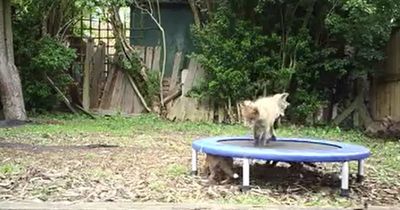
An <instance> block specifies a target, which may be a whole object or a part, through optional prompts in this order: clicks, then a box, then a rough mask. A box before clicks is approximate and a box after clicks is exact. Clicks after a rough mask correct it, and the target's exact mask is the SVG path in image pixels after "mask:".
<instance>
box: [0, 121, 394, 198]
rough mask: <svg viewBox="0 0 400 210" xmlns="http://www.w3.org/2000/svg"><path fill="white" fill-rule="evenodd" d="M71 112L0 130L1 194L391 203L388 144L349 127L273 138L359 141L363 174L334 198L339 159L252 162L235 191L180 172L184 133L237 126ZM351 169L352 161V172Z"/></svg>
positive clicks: (283, 132)
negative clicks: (294, 165)
mask: <svg viewBox="0 0 400 210" xmlns="http://www.w3.org/2000/svg"><path fill="white" fill-rule="evenodd" d="M71 118H72V117H71ZM71 118H67V119H65V120H64V122H65V123H64V124H63V125H29V126H24V127H19V128H12V129H2V130H0V200H45V201H65V200H67V201H77V200H79V201H135V202H144V201H146V202H150V201H151V202H154V201H157V202H222V203H244V204H246V203H247V204H271V205H274V204H275V205H282V204H283V205H285V204H286V205H299V206H300V205H322V206H354V205H361V204H363V203H364V202H368V203H369V204H371V205H399V204H400V184H399V181H398V180H399V178H400V175H399V172H398V169H399V168H400V166H399V165H398V161H399V160H400V156H399V155H398V151H399V149H400V147H399V145H398V143H397V142H386V143H385V142H378V140H372V139H367V138H365V137H363V136H361V135H359V134H357V133H344V132H340V131H327V130H318V129H305V128H303V129H294V128H290V129H287V128H281V129H280V130H279V133H278V134H279V135H280V136H291V135H292V136H293V135H294V136H316V137H321V138H327V137H329V138H331V139H335V138H343V139H345V140H348V139H350V140H351V141H355V142H356V143H361V144H364V145H367V146H368V147H370V148H371V150H372V151H373V156H372V157H371V158H369V159H368V161H367V162H366V175H367V177H366V180H365V182H364V183H363V184H358V183H356V182H355V177H352V178H351V182H350V187H351V198H350V199H346V198H341V197H339V196H338V192H339V185H340V184H339V180H338V178H337V173H336V172H338V171H339V167H338V165H335V164H328V165H324V164H319V165H318V166H319V167H320V168H310V167H307V168H304V169H302V170H292V169H289V168H287V167H286V166H285V165H282V166H280V167H276V168H268V167H252V168H251V174H252V176H251V181H252V183H251V184H252V185H255V186H257V187H256V188H255V189H252V190H251V191H250V192H248V193H245V194H243V193H240V192H239V191H238V187H239V185H240V181H237V182H236V183H233V184H232V185H216V186H208V185H207V183H206V182H205V181H204V179H203V178H202V177H201V176H197V177H192V176H189V175H188V172H189V171H190V169H189V167H190V157H191V156H190V152H191V147H190V144H191V140H192V139H195V138H198V137H201V136H210V135H226V134H230V135H239V134H246V132H248V131H247V130H246V129H245V128H243V127H240V126H221V125H212V124H193V123H170V122H165V121H161V120H158V119H156V118H154V117H152V116H145V117H138V118H135V119H124V118H118V119H106V118H105V119H99V120H98V121H93V120H89V119H84V118H83V119H80V118H79V119H71ZM3 131H4V132H3ZM107 145H108V146H110V145H111V146H112V145H116V146H118V147H104V146H107ZM396 151H397V153H396ZM200 158H201V160H200V161H201V163H202V160H203V156H201V157H200ZM355 167H356V164H351V168H352V172H354V173H355V172H356V170H355ZM237 170H238V172H239V174H240V168H238V169H237Z"/></svg>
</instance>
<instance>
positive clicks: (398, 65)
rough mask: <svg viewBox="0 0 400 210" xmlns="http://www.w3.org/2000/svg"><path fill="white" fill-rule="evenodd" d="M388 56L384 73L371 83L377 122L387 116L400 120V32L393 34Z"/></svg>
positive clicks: (371, 100) (373, 107)
mask: <svg viewBox="0 0 400 210" xmlns="http://www.w3.org/2000/svg"><path fill="white" fill-rule="evenodd" d="M386 56H387V57H386V59H385V62H384V63H383V66H382V68H381V69H382V72H378V74H377V76H376V77H375V78H373V79H372V81H371V88H370V107H371V115H372V117H373V118H374V119H375V120H380V119H382V118H383V117H385V116H391V117H392V118H393V119H394V120H400V30H398V31H396V32H394V33H393V34H392V36H391V38H390V40H389V43H388V44H387V47H386Z"/></svg>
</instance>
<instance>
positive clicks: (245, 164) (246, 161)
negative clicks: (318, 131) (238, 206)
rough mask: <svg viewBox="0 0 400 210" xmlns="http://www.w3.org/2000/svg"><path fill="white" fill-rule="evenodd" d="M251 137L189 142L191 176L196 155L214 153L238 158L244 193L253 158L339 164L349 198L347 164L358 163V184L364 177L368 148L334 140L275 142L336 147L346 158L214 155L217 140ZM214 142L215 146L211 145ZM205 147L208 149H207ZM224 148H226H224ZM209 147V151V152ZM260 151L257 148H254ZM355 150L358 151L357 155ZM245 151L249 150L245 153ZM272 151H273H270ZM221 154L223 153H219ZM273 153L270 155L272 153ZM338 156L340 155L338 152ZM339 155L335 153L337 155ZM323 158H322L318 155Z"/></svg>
mask: <svg viewBox="0 0 400 210" xmlns="http://www.w3.org/2000/svg"><path fill="white" fill-rule="evenodd" d="M252 139H253V137H252V136H239V137H237V136H235V137H226V136H218V137H209V138H202V139H197V140H195V141H194V142H193V143H192V162H191V165H192V172H191V173H192V174H193V175H197V171H198V170H197V169H198V168H197V162H198V153H206V154H214V155H221V156H227V157H232V158H237V159H241V160H242V161H241V163H242V172H243V175H242V176H243V177H242V179H243V180H242V187H241V189H242V191H247V190H249V189H250V162H251V161H252V160H253V159H254V160H256V159H259V160H275V161H293V162H340V163H342V166H341V175H340V179H341V190H340V195H341V196H348V195H349V162H350V161H357V162H358V167H357V168H358V170H357V182H362V180H363V178H364V164H365V159H366V158H368V157H369V156H370V152H369V150H368V149H367V148H365V147H362V146H359V145H353V144H346V143H342V142H335V141H327V140H317V139H307V138H277V141H291V142H293V141H295V142H310V143H317V144H318V143H320V144H323V145H330V146H337V147H339V148H342V149H343V148H344V149H346V151H347V152H349V153H348V155H342V156H341V158H330V159H327V158H319V159H318V160H316V159H311V158H307V157H303V158H301V157H300V156H298V157H300V158H299V159H295V158H296V157H297V156H295V155H294V156H293V157H291V158H292V159H290V158H289V159H288V158H279V156H278V155H277V154H273V155H271V154H266V155H265V157H261V156H257V155H255V156H254V155H251V154H249V153H247V154H246V152H244V153H243V154H233V153H229V152H228V153H226V150H221V151H218V152H216V151H215V150H213V149H215V148H214V147H220V148H221V146H220V145H218V146H217V145H215V143H218V141H229V140H232V141H234V140H252ZM213 143H214V144H213ZM207 146H208V147H207ZM224 147H226V146H224ZM232 147H240V146H232ZM210 148H211V149H210ZM257 149H259V148H257ZM357 150H361V151H359V152H358V153H357ZM244 151H248V150H244ZM270 151H273V150H270ZM221 153H222V154H221ZM272 153H273V152H272ZM339 153H340V152H339ZM337 154H338V153H337ZM321 157H322V156H321Z"/></svg>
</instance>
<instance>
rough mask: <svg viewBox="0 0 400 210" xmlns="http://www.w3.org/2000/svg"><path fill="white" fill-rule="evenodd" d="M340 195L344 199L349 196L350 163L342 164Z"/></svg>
mask: <svg viewBox="0 0 400 210" xmlns="http://www.w3.org/2000/svg"><path fill="white" fill-rule="evenodd" d="M340 195H341V196H343V197H347V196H349V162H343V164H342V175H341V190H340Z"/></svg>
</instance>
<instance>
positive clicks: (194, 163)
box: [191, 149, 197, 175]
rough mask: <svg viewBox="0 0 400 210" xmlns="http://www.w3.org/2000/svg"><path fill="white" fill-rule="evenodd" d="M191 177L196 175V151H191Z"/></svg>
mask: <svg viewBox="0 0 400 210" xmlns="http://www.w3.org/2000/svg"><path fill="white" fill-rule="evenodd" d="M191 174H192V175H197V151H196V150H195V149H192V172H191Z"/></svg>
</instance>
